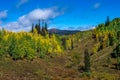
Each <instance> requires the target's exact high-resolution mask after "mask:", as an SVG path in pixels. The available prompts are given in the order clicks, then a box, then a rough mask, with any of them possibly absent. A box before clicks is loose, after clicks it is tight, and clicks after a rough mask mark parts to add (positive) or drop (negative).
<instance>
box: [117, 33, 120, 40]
mask: <svg viewBox="0 0 120 80" xmlns="http://www.w3.org/2000/svg"><path fill="white" fill-rule="evenodd" d="M117 39H118V40H119V41H120V31H118V32H117Z"/></svg>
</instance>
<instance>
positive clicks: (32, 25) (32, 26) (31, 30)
mask: <svg viewBox="0 0 120 80" xmlns="http://www.w3.org/2000/svg"><path fill="white" fill-rule="evenodd" d="M33 31H34V24H32V30H31V32H32V33H33Z"/></svg>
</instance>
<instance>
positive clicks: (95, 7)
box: [93, 3, 101, 9]
mask: <svg viewBox="0 0 120 80" xmlns="http://www.w3.org/2000/svg"><path fill="white" fill-rule="evenodd" d="M100 6H101V4H100V3H96V4H94V6H93V7H94V9H97V8H99V7H100Z"/></svg>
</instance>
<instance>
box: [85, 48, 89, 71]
mask: <svg viewBox="0 0 120 80" xmlns="http://www.w3.org/2000/svg"><path fill="white" fill-rule="evenodd" d="M84 64H85V71H86V72H90V54H89V53H88V49H85V52H84Z"/></svg>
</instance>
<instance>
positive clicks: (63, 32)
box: [49, 28, 80, 35]
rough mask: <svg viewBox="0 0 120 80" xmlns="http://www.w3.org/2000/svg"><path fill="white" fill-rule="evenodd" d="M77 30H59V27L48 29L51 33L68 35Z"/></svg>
mask: <svg viewBox="0 0 120 80" xmlns="http://www.w3.org/2000/svg"><path fill="white" fill-rule="evenodd" d="M77 32H80V31H79V30H60V29H55V28H53V29H49V33H51V34H59V35H69V34H75V33H77Z"/></svg>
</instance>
